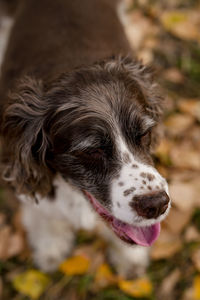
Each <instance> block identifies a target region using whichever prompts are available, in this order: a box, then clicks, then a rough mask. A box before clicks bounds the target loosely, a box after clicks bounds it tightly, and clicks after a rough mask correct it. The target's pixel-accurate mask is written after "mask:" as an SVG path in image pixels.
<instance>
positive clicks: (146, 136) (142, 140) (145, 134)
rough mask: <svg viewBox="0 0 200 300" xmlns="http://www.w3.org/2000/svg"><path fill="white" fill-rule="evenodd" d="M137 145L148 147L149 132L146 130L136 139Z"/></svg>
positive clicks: (149, 141)
mask: <svg viewBox="0 0 200 300" xmlns="http://www.w3.org/2000/svg"><path fill="white" fill-rule="evenodd" d="M136 140H137V143H139V144H142V145H145V146H149V145H150V143H151V131H150V130H147V131H145V132H143V133H142V134H139V135H138V136H137V137H136Z"/></svg>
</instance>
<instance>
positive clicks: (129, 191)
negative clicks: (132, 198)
mask: <svg viewBox="0 0 200 300" xmlns="http://www.w3.org/2000/svg"><path fill="white" fill-rule="evenodd" d="M134 191H135V188H134V187H131V188H130V189H128V190H125V191H124V196H128V195H130V194H131V193H132V192H134Z"/></svg>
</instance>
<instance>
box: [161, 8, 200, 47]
mask: <svg viewBox="0 0 200 300" xmlns="http://www.w3.org/2000/svg"><path fill="white" fill-rule="evenodd" d="M199 18H200V15H199V13H198V11H197V12H195V11H189V10H187V11H186V10H185V11H184V10H174V11H168V12H165V13H163V14H162V16H161V22H162V24H163V26H164V27H165V29H167V30H168V31H170V32H172V33H173V34H174V35H176V36H178V37H179V38H182V39H186V40H197V41H200V33H199Z"/></svg>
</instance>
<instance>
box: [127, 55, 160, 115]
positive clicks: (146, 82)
mask: <svg viewBox="0 0 200 300" xmlns="http://www.w3.org/2000/svg"><path fill="white" fill-rule="evenodd" d="M122 64H123V65H124V66H125V68H127V69H128V71H129V72H130V73H131V76H133V78H134V80H136V81H137V82H138V83H139V85H140V88H141V90H142V92H143V94H144V96H145V98H146V100H147V103H146V104H147V106H146V110H147V111H148V113H149V114H150V116H151V117H152V118H153V119H154V120H155V121H158V120H159V119H160V118H161V116H162V113H163V97H162V94H161V92H160V87H159V85H158V84H157V83H156V82H155V81H154V76H153V75H154V74H153V70H152V68H151V67H149V66H145V65H143V64H142V63H141V62H140V61H137V60H135V59H131V58H129V57H126V58H124V59H122Z"/></svg>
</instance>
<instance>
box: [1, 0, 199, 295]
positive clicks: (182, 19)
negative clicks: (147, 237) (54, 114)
mask: <svg viewBox="0 0 200 300" xmlns="http://www.w3.org/2000/svg"><path fill="white" fill-rule="evenodd" d="M124 1H125V0H124ZM125 3H126V5H127V11H126V15H127V16H126V19H125V20H124V26H125V31H126V33H127V36H128V38H129V40H130V43H131V45H132V47H133V49H134V51H135V53H136V55H137V56H138V58H139V59H141V60H142V61H143V62H144V63H147V64H150V65H152V66H153V68H154V70H155V75H156V77H157V78H158V81H159V82H160V85H161V87H162V89H163V93H164V94H165V95H166V108H165V116H164V125H163V129H164V133H163V137H162V140H161V143H160V145H159V146H158V148H157V149H156V153H155V163H156V166H157V168H158V169H159V171H160V173H161V174H162V175H163V176H164V177H166V178H167V180H168V182H169V188H170V193H171V197H172V200H173V204H172V209H171V212H170V214H169V216H168V217H167V218H166V220H165V222H163V223H162V231H161V235H160V237H159V239H158V240H157V241H156V243H155V244H154V246H153V247H152V248H151V263H150V266H149V268H148V270H147V272H146V274H145V276H143V277H142V278H139V279H133V280H126V279H125V278H119V277H118V276H117V274H116V273H115V272H114V270H113V269H112V266H110V265H109V261H108V260H107V257H106V255H105V253H106V247H107V245H106V243H105V241H103V240H101V239H100V238H99V237H98V236H96V235H95V232H92V233H91V232H90V233H89V232H79V233H78V234H77V239H76V247H75V250H74V252H73V253H72V256H71V257H70V258H69V259H67V260H66V261H65V262H63V264H62V265H61V266H60V268H59V269H58V271H57V272H55V273H53V274H51V275H49V274H44V273H42V272H40V271H39V270H37V269H36V268H35V267H34V265H33V264H32V260H31V252H30V249H29V248H28V246H27V243H26V237H25V233H24V231H23V227H22V225H21V223H20V210H19V207H18V203H17V200H16V199H15V198H14V196H13V194H12V193H11V192H10V191H7V190H5V189H3V188H1V189H0V299H3V300H10V299H12V300H26V299H43V300H47V299H48V300H57V299H62V300H65V299H66V300H131V299H147V300H154V299H158V300H160V299H162V300H198V299H200V1H199V0H168V1H164V0H135V1H133V0H127V1H125ZM9 26H10V22H9V21H8V19H5V18H2V17H1V13H0V52H1V51H3V47H4V44H5V42H6V40H5V33H6V30H7V27H9ZM119 259H120V258H119Z"/></svg>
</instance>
